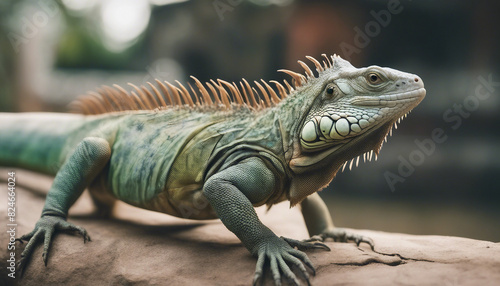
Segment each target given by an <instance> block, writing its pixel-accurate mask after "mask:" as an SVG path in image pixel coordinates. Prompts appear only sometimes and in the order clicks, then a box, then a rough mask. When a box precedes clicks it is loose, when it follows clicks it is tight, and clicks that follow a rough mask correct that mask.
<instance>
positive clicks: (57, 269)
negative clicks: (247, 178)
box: [0, 169, 500, 285]
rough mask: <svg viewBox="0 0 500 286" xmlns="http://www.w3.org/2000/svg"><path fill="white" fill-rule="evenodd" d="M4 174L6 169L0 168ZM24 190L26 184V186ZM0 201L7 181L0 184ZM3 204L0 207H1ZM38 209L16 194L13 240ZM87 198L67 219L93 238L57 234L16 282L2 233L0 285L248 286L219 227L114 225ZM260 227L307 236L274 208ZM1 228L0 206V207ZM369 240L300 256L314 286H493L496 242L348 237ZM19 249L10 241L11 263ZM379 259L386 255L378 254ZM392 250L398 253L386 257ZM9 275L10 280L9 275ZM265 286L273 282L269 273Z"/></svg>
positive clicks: (161, 221)
mask: <svg viewBox="0 0 500 286" xmlns="http://www.w3.org/2000/svg"><path fill="white" fill-rule="evenodd" d="M0 172H1V174H0V175H1V176H2V177H5V174H6V170H5V169H0ZM17 179H18V180H17V181H18V182H19V184H21V183H22V182H25V183H27V182H29V183H28V184H30V185H31V186H30V187H31V188H33V189H37V188H38V189H44V190H46V189H47V188H48V186H49V185H50V179H48V178H45V177H41V176H33V175H32V174H31V173H26V172H21V171H18V172H17ZM25 185H26V184H25ZM0 192H1V193H2V194H4V195H3V196H4V197H6V193H7V190H6V183H4V182H0ZM2 202H5V201H4V200H2ZM43 204H44V196H43V194H42V195H40V193H39V192H36V191H33V190H27V189H24V188H21V187H20V186H19V185H18V187H17V190H16V217H15V218H16V223H17V227H16V236H17V237H19V236H20V235H22V234H25V233H27V232H29V231H31V230H32V228H33V227H34V225H35V223H36V221H37V220H38V218H39V216H40V213H41V210H42V208H43ZM92 208H93V207H92V204H91V200H90V198H89V197H88V195H87V194H84V196H82V198H81V199H80V200H79V201H78V202H77V203H76V204H75V206H74V207H73V208H72V209H71V211H70V218H69V220H70V221H72V222H74V223H75V224H77V225H80V226H82V227H84V228H86V229H87V231H88V232H89V234H90V236H91V238H92V241H91V242H89V243H86V244H84V243H83V240H82V238H81V237H79V236H76V235H71V234H65V233H60V234H58V235H56V236H55V239H54V240H53V243H52V247H51V251H50V255H49V261H48V266H47V267H45V266H44V265H43V262H42V258H41V253H42V249H41V247H38V248H37V249H36V251H35V252H34V254H33V257H32V259H31V262H30V263H29V265H28V267H27V269H26V273H25V275H24V276H23V278H22V279H21V280H20V279H19V277H17V275H16V278H15V279H12V278H9V277H8V276H7V274H8V270H7V268H6V265H5V264H6V260H7V259H8V257H9V251H7V243H8V239H9V234H8V233H7V232H6V231H2V232H1V233H0V241H1V243H0V244H1V245H3V247H2V248H3V250H2V251H1V252H0V253H1V257H0V259H1V260H0V261H1V270H0V275H1V276H0V284H2V285H15V283H16V282H17V283H18V285H251V282H252V278H253V272H254V270H255V262H256V260H255V259H254V258H253V257H252V256H251V255H250V254H249V253H248V251H247V250H246V249H245V248H244V247H243V246H242V245H241V243H240V242H239V240H238V239H237V238H236V236H234V235H233V234H232V233H231V232H229V231H228V230H227V229H226V228H225V227H224V226H223V225H222V224H221V222H220V221H217V220H214V221H205V222H199V221H191V220H183V219H178V218H174V217H170V216H167V215H163V214H159V213H153V212H149V211H144V210H140V209H137V208H134V207H131V206H128V205H125V204H119V205H118V206H117V208H116V209H115V211H114V217H115V218H113V219H96V218H92V217H90V216H89V214H90V213H91V212H92ZM258 212H259V216H260V217H261V219H262V221H263V222H264V223H265V224H266V225H267V226H269V227H270V228H271V229H273V230H274V231H275V232H276V233H277V234H278V235H280V236H281V235H282V236H286V237H291V238H296V239H303V238H306V237H307V232H306V229H305V225H304V222H303V220H302V218H301V215H300V212H299V210H298V209H297V208H293V209H288V205H287V204H279V205H277V206H275V207H273V208H272V209H271V210H270V211H269V212H268V213H266V212H265V209H262V208H261V209H258ZM0 214H1V217H2V218H3V219H2V225H4V226H6V225H7V223H8V222H7V220H6V219H7V215H6V214H7V204H6V203H1V204H0ZM355 231H356V232H358V233H361V234H364V235H367V236H370V237H371V238H372V239H373V240H374V241H375V245H376V250H377V252H380V253H375V252H372V251H371V250H370V249H369V247H367V246H366V245H362V246H361V247H356V246H355V245H354V244H353V243H334V242H328V243H327V245H328V246H329V247H330V248H331V249H332V251H331V252H326V251H308V252H307V253H308V256H309V258H310V259H311V260H312V262H313V263H314V265H315V266H316V270H317V275H316V277H313V278H312V284H313V285H345V284H349V285H500V243H493V242H487V241H478V240H472V239H466V238H459V237H444V236H416V235H406V234H395V233H383V232H376V231H368V230H359V231H358V230H355ZM22 248H24V245H23V246H20V245H19V243H18V244H16V250H17V256H16V259H19V258H20V250H21V249H22ZM381 253H385V255H384V254H381ZM391 253H397V255H396V254H394V255H390V254H391ZM16 274H17V273H16ZM264 284H265V285H269V284H270V285H272V283H271V279H270V276H269V275H268V276H267V277H266V280H265V283H264Z"/></svg>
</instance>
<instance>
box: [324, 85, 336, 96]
mask: <svg viewBox="0 0 500 286" xmlns="http://www.w3.org/2000/svg"><path fill="white" fill-rule="evenodd" d="M334 91H335V90H334V89H333V86H332V85H329V86H327V87H326V94H328V95H333V92H334Z"/></svg>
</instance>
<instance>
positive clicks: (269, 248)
mask: <svg viewBox="0 0 500 286" xmlns="http://www.w3.org/2000/svg"><path fill="white" fill-rule="evenodd" d="M321 245H323V244H322V243H320V244H316V243H312V244H311V243H304V242H301V241H298V240H294V239H289V238H284V237H281V238H278V237H276V238H275V239H272V240H271V241H267V242H265V243H262V245H261V246H260V247H259V250H258V253H257V255H258V259H257V265H256V268H255V275H254V279H253V285H254V286H255V285H257V284H258V283H259V281H260V280H261V278H262V276H263V273H264V264H265V261H266V260H268V261H269V264H270V268H271V272H272V277H273V280H274V284H275V285H277V286H278V285H281V274H280V272H281V273H283V275H284V276H285V277H286V278H287V280H288V281H289V282H290V284H292V285H300V282H299V280H298V279H297V277H296V276H295V274H294V273H293V272H292V270H291V269H290V266H289V265H288V264H291V265H293V266H296V267H297V268H298V269H299V273H300V274H301V276H302V277H303V279H304V280H305V281H306V283H307V285H311V282H310V281H309V273H308V272H307V269H306V267H305V266H304V264H305V265H306V266H307V267H308V268H309V269H311V271H312V273H313V275H316V270H315V269H314V266H313V265H312V262H311V260H309V258H308V257H307V255H306V254H305V253H304V252H302V251H300V250H297V249H294V248H293V247H295V246H297V247H298V248H303V249H304V248H305V249H318V248H321V249H324V247H323V246H321ZM325 246H326V245H325Z"/></svg>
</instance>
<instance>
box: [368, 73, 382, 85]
mask: <svg viewBox="0 0 500 286" xmlns="http://www.w3.org/2000/svg"><path fill="white" fill-rule="evenodd" d="M367 79H368V81H369V82H370V83H371V84H379V83H381V82H382V79H381V78H380V76H379V75H378V74H376V73H373V72H372V73H369V74H368V76H367Z"/></svg>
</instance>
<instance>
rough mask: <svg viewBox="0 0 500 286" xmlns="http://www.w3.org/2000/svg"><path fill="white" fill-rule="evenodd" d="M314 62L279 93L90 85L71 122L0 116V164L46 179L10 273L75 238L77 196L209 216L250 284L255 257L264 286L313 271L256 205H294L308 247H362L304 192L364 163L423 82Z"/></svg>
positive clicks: (259, 86)
mask: <svg viewBox="0 0 500 286" xmlns="http://www.w3.org/2000/svg"><path fill="white" fill-rule="evenodd" d="M323 57H324V59H323V60H322V62H321V63H320V62H319V61H318V60H316V59H314V58H312V57H307V58H308V59H309V60H310V61H311V62H312V63H313V64H314V66H315V67H316V72H313V71H312V70H311V69H310V68H309V66H307V65H306V64H305V63H304V62H302V61H299V64H300V65H301V66H302V67H303V68H304V69H305V75H302V74H299V73H295V72H292V71H288V70H282V71H283V72H285V73H287V74H289V75H290V76H291V77H292V78H293V85H290V84H289V83H288V82H287V81H285V82H284V85H282V84H280V83H278V82H273V83H274V84H275V85H276V89H277V90H278V92H275V90H273V88H271V87H270V85H269V84H268V83H266V82H264V81H262V82H255V87H252V86H251V85H250V84H248V82H247V81H245V80H243V81H242V82H240V86H238V85H236V84H234V83H228V82H225V81H222V80H217V81H213V80H212V81H210V82H207V83H205V85H203V84H202V83H201V82H200V81H198V80H197V79H196V78H193V80H194V86H193V85H191V84H189V85H188V87H186V86H184V85H182V84H180V83H179V82H177V86H174V85H172V84H170V83H166V82H165V83H162V82H160V81H157V84H158V85H157V86H155V85H153V84H150V83H148V85H149V88H146V87H144V86H141V87H137V86H135V85H131V87H132V88H131V91H130V92H128V91H126V90H124V89H123V88H121V87H119V86H114V88H110V87H104V88H102V89H101V90H99V91H98V93H90V94H89V95H86V96H84V97H82V98H80V99H79V100H78V101H77V102H76V103H75V104H74V107H76V108H79V109H80V110H81V111H82V113H83V114H55V113H26V114H7V113H4V114H0V134H1V137H0V165H4V166H11V167H12V166H15V167H23V168H28V169H32V170H37V171H40V172H45V173H50V174H54V175H56V176H55V179H54V183H53V185H52V187H51V189H50V190H49V193H48V195H47V199H46V203H45V206H44V209H43V212H42V216H41V218H40V220H39V221H38V223H37V224H36V226H35V229H34V230H33V231H32V232H31V233H29V234H27V235H24V236H22V237H21V239H22V240H27V241H29V243H28V245H27V246H26V248H25V250H24V252H23V253H22V258H21V262H20V264H21V265H20V266H21V269H22V268H23V267H24V266H25V264H26V262H27V260H28V259H29V257H30V255H31V253H32V252H33V249H34V247H36V244H37V242H39V241H43V242H44V251H43V259H44V262H45V263H46V262H47V253H48V250H49V244H50V241H51V239H52V235H53V234H54V232H55V231H57V230H76V231H77V232H79V233H80V234H81V235H82V236H83V237H84V240H89V237H88V235H87V232H86V231H85V230H84V229H83V228H81V227H78V226H75V225H73V224H71V223H69V222H67V221H66V217H67V214H68V209H69V208H70V207H71V205H72V204H73V203H74V202H75V201H76V199H77V198H78V197H79V196H80V194H81V193H82V191H83V190H84V189H85V188H87V187H88V188H89V190H90V193H91V194H92V196H93V198H94V200H95V202H96V204H97V206H98V207H99V209H100V210H101V211H102V210H105V209H106V207H110V206H112V204H113V201H114V200H116V199H119V200H122V201H124V202H127V203H129V204H131V205H134V206H138V207H141V208H145V209H149V210H154V211H159V212H164V213H167V214H171V215H174V216H178V217H184V218H190V219H212V218H220V219H221V221H222V222H223V223H224V225H225V226H226V227H227V228H228V229H229V230H231V231H232V232H233V233H235V234H236V235H237V236H238V238H239V239H240V240H241V241H242V243H243V244H244V245H245V247H246V248H247V249H248V250H249V251H250V252H251V253H252V254H253V255H254V256H256V257H257V258H258V260H257V268H256V274H255V281H257V280H259V279H260V278H261V276H262V273H263V269H264V262H265V261H266V260H268V261H269V262H270V268H271V270H272V273H273V279H274V280H275V283H276V284H279V283H280V280H281V278H280V275H281V273H282V274H283V275H284V276H286V277H287V278H288V279H291V280H292V281H294V282H296V283H298V280H297V278H296V277H295V275H294V274H293V273H292V271H291V270H290V267H289V265H295V266H298V267H299V269H300V272H301V273H302V274H304V275H303V276H304V277H305V279H306V280H307V281H308V278H307V277H308V274H307V271H306V268H305V267H304V264H305V265H306V266H308V267H310V268H311V269H312V270H313V271H314V268H313V267H312V264H311V262H310V261H309V259H308V258H307V256H306V255H305V254H304V253H303V252H301V251H300V250H297V249H294V248H293V247H294V246H297V247H298V248H305V249H307V248H321V247H326V246H325V245H323V244H321V243H319V242H317V241H314V240H310V241H302V242H299V241H296V240H291V239H285V238H279V237H277V236H276V235H275V234H274V233H273V232H272V231H271V230H270V229H269V228H267V227H266V226H264V225H263V224H262V223H261V222H260V221H259V219H258V217H257V215H256V213H255V211H254V207H256V206H260V205H264V204H267V205H269V206H270V205H272V204H275V203H278V202H281V201H284V200H289V201H290V203H291V206H293V205H296V204H298V203H300V204H301V208H302V213H303V215H304V219H305V222H306V225H307V228H308V231H309V234H310V235H311V236H314V237H315V239H317V240H324V239H325V238H328V237H330V238H334V239H335V240H341V241H347V240H354V241H355V242H356V243H358V244H359V243H360V242H367V243H369V244H370V245H371V246H372V247H373V244H372V242H371V240H369V239H368V238H365V237H362V236H359V235H355V234H349V233H345V231H343V230H340V229H337V228H335V227H334V225H333V223H332V221H331V217H330V213H329V212H328V209H327V208H326V206H325V204H324V203H323V201H322V200H321V198H320V197H319V196H318V195H317V193H316V192H317V191H318V190H321V189H322V188H324V187H325V186H327V185H328V184H329V183H330V181H331V180H332V179H333V177H334V176H335V174H336V173H337V172H338V171H339V169H340V168H341V167H342V166H344V167H345V166H346V164H347V163H348V162H349V160H350V165H349V167H352V164H353V162H354V160H356V165H357V164H358V162H359V158H360V156H363V158H364V159H365V160H366V159H369V160H371V158H372V156H373V153H375V156H376V155H377V154H378V152H379V150H380V148H381V146H382V142H383V141H384V139H385V138H386V137H387V135H388V134H389V132H390V131H391V130H392V127H393V126H394V125H395V124H396V122H397V121H398V120H400V119H401V118H402V117H403V116H405V115H406V114H407V113H408V112H409V111H411V110H412V109H413V108H414V107H415V106H417V105H418V104H419V103H420V101H421V100H422V99H423V98H424V96H425V89H424V85H423V82H422V80H421V79H420V78H419V77H418V76H416V75H413V74H408V73H403V72H400V71H397V70H393V69H390V68H381V67H378V66H371V67H367V68H361V69H357V68H355V67H353V66H352V65H351V64H350V63H349V62H347V61H345V60H343V59H341V58H340V57H338V56H332V57H327V56H326V55H323ZM292 86H293V87H292ZM200 201H205V202H207V203H206V204H200Z"/></svg>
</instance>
